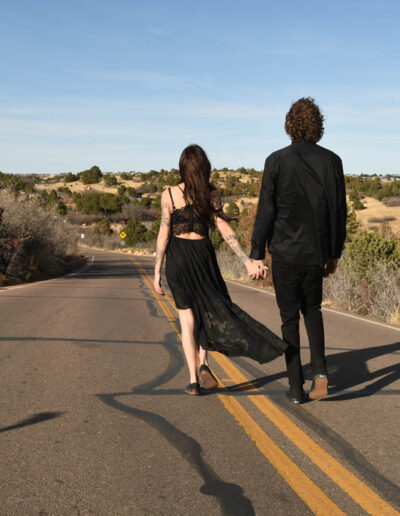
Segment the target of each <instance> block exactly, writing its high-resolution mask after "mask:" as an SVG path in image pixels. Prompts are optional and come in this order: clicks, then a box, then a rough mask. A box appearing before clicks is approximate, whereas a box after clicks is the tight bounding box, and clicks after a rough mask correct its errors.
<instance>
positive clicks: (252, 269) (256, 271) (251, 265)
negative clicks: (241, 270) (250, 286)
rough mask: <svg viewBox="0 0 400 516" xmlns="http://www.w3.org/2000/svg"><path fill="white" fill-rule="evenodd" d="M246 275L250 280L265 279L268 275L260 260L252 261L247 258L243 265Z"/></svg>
mask: <svg viewBox="0 0 400 516" xmlns="http://www.w3.org/2000/svg"><path fill="white" fill-rule="evenodd" d="M245 266H246V269H247V274H248V275H249V277H250V278H251V279H255V280H258V279H265V278H266V277H267V275H268V268H267V267H266V266H265V265H264V262H263V261H262V260H253V259H252V258H249V259H248V260H247V262H246V263H245Z"/></svg>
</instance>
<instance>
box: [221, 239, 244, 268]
mask: <svg viewBox="0 0 400 516" xmlns="http://www.w3.org/2000/svg"><path fill="white" fill-rule="evenodd" d="M225 240H226V243H227V244H228V245H229V247H230V248H231V249H232V251H233V252H234V253H235V254H236V256H237V257H238V258H239V260H240V261H241V262H242V263H246V262H247V260H248V259H249V257H248V256H247V254H246V253H245V252H244V251H243V249H242V246H241V245H240V244H239V240H238V237H237V236H236V235H234V234H233V235H228V236H227V237H226V238H225Z"/></svg>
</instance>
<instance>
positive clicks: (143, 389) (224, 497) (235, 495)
mask: <svg viewBox="0 0 400 516" xmlns="http://www.w3.org/2000/svg"><path fill="white" fill-rule="evenodd" d="M162 345H163V348H164V349H165V350H166V351H167V352H168V356H169V361H168V364H167V367H166V368H165V370H164V371H163V372H162V373H161V374H159V375H157V376H156V377H155V378H153V379H151V380H149V381H148V382H146V383H143V384H141V385H138V386H136V387H133V388H132V390H131V391H129V392H119V393H118V392H117V393H110V394H98V395H97V397H98V398H99V399H100V400H101V401H102V402H103V403H105V404H106V405H108V406H110V407H112V408H114V409H116V410H119V411H121V412H124V413H125V414H129V415H131V416H133V417H135V418H138V419H140V420H141V421H144V422H145V423H147V424H149V425H150V426H152V427H153V428H154V429H155V430H157V431H158V432H159V433H160V435H161V436H162V437H164V438H165V439H166V440H167V441H168V442H169V444H171V445H172V446H173V447H174V448H175V449H176V450H177V452H178V453H179V454H180V455H181V456H182V457H183V458H184V459H185V460H186V461H187V462H188V463H189V464H190V465H191V466H192V467H193V468H194V469H195V470H196V471H197V472H198V474H199V475H200V476H201V478H202V479H203V481H204V484H203V485H202V486H201V488H200V492H201V493H202V494H205V495H208V496H214V497H215V498H216V499H217V501H218V503H219V505H220V509H221V514H222V515H223V516H255V512H254V509H253V505H252V503H251V501H250V500H249V499H248V498H247V497H246V496H245V495H244V492H243V489H242V488H241V487H240V486H239V485H236V484H231V483H228V482H224V481H223V480H221V478H220V477H219V476H218V475H217V473H216V472H215V471H214V470H213V468H212V467H211V465H210V464H208V463H207V462H206V461H205V460H204V458H203V456H202V447H201V445H200V444H199V443H198V441H196V440H195V439H194V438H193V437H191V436H190V435H188V434H186V433H185V432H183V431H182V430H180V429H179V428H177V427H176V426H174V425H172V424H171V423H170V422H169V421H168V420H167V419H166V418H164V417H162V416H160V415H159V414H156V413H153V412H150V411H147V410H142V409H139V408H135V407H132V406H131V405H127V404H125V403H122V402H121V401H119V400H118V399H117V398H121V397H126V396H129V397H130V396H134V395H137V394H147V395H152V394H155V395H157V394H158V391H157V388H158V387H160V386H161V385H163V384H165V383H166V382H168V381H169V380H170V379H171V378H173V377H174V376H176V375H177V374H178V372H179V371H180V370H181V368H182V367H183V365H184V361H183V357H182V354H181V352H180V350H179V349H178V346H177V340H176V335H175V333H168V334H166V335H165V340H164V342H163V343H162Z"/></svg>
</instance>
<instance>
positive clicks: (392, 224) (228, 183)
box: [34, 169, 400, 235]
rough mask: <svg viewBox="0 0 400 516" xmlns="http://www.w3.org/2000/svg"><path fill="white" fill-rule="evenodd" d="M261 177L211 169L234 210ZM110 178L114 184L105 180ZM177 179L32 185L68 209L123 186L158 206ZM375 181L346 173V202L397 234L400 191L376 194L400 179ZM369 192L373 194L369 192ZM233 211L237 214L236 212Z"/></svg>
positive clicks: (253, 198)
mask: <svg viewBox="0 0 400 516" xmlns="http://www.w3.org/2000/svg"><path fill="white" fill-rule="evenodd" d="M110 177H111V178H112V179H111V180H110ZM260 177H261V172H259V171H255V170H249V171H248V170H245V169H240V170H228V169H223V170H214V171H213V173H212V180H213V183H214V184H215V185H216V186H217V188H218V189H219V190H220V191H221V193H222V195H223V198H224V201H225V209H226V208H228V206H229V205H230V207H231V210H233V212H235V208H234V207H233V208H232V203H235V204H236V206H237V211H238V212H239V213H241V214H242V213H243V214H246V213H247V209H248V208H250V207H251V206H252V205H253V204H254V203H256V202H257V198H258V197H257V191H258V188H259V181H260ZM111 181H113V182H114V184H106V182H108V183H110V182H111ZM178 181H179V177H178V174H177V171H176V170H174V169H173V170H172V171H169V172H167V171H164V170H161V171H160V172H157V171H150V172H147V173H136V174H133V173H116V174H103V175H102V176H101V178H100V180H99V182H95V183H89V184H85V183H84V182H83V181H82V179H81V178H79V176H78V177H77V179H76V180H75V181H66V176H65V175H56V174H55V175H52V176H48V177H46V178H45V179H44V180H43V181H40V182H38V183H36V184H35V187H34V189H35V192H37V193H38V194H41V193H42V192H43V191H46V192H47V193H50V192H51V191H52V190H55V191H56V192H57V195H58V196H59V197H60V198H62V199H63V202H64V203H65V204H66V206H67V207H68V208H69V209H76V200H74V194H75V195H76V194H78V195H85V194H87V193H90V192H98V193H99V194H112V195H114V196H118V195H121V187H122V190H124V192H125V194H128V195H127V198H126V199H125V200H129V201H130V203H132V204H134V205H135V204H136V205H137V204H140V205H142V206H144V207H147V208H148V207H150V206H151V207H153V208H158V206H159V197H160V194H161V191H162V189H163V188H164V187H165V186H166V185H168V184H176V183H177V182H178ZM378 181H379V184H378V183H377V180H376V179H374V180H371V178H370V177H368V176H366V177H362V178H360V177H351V176H347V178H346V183H347V191H348V205H349V207H354V208H355V209H356V210H357V218H358V220H359V222H360V223H361V227H362V229H366V230H368V231H379V230H381V229H382V225H383V224H384V225H385V227H386V228H390V230H391V231H392V232H393V233H394V234H395V235H398V234H400V191H399V195H398V196H394V197H393V196H392V195H388V196H387V197H385V196H384V197H382V198H381V200H380V199H379V198H377V197H379V195H378V194H379V193H382V192H383V191H384V190H385V189H387V188H388V185H389V186H390V185H393V184H394V185H396V184H397V183H398V182H399V181H398V180H391V181H390V180H388V179H385V178H382V179H378ZM66 188H68V190H69V191H70V193H69V194H68V193H66V192H67V191H66ZM364 192H365V193H364ZM370 192H371V193H373V194H374V195H375V196H371V195H368V193H370ZM392 193H393V192H392V191H388V194H392ZM395 193H396V192H395ZM388 198H390V200H391V202H389V203H387V199H388ZM146 199H147V200H146ZM358 200H359V201H360V202H361V205H360V204H359V203H358ZM396 201H397V202H396ZM360 208H361V209H360ZM233 215H236V212H235V213H233Z"/></svg>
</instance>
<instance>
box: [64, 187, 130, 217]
mask: <svg viewBox="0 0 400 516" xmlns="http://www.w3.org/2000/svg"><path fill="white" fill-rule="evenodd" d="M74 200H75V205H76V209H77V210H78V211H81V212H82V213H85V214H91V213H99V212H101V213H104V214H111V213H116V212H119V211H121V207H122V204H123V202H122V200H121V198H120V197H118V196H116V195H114V194H112V193H99V192H84V193H79V194H75V195H74Z"/></svg>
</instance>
